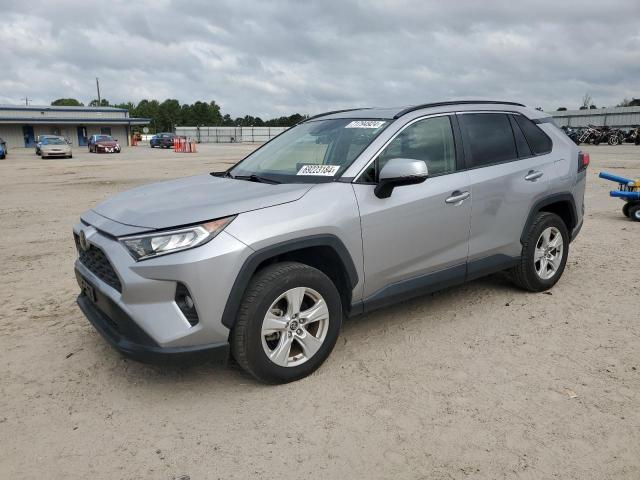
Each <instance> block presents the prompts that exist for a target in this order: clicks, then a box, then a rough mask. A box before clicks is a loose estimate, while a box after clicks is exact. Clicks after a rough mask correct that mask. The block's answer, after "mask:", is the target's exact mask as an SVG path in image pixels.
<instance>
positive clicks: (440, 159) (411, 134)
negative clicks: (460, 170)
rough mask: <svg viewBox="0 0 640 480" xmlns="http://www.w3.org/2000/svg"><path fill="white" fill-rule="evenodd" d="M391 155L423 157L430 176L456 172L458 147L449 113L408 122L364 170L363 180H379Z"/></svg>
mask: <svg viewBox="0 0 640 480" xmlns="http://www.w3.org/2000/svg"><path fill="white" fill-rule="evenodd" d="M392 158H411V159H414V160H424V162H425V163H426V164H427V168H428V169H429V176H430V177H433V176H437V175H444V174H447V173H452V172H454V171H455V169H456V151H455V144H454V139H453V130H452V128H451V120H450V119H449V117H448V116H442V117H432V118H427V119H425V120H419V121H417V122H415V123H413V124H411V125H409V126H408V127H407V128H405V129H404V130H403V131H402V132H401V133H400V134H399V135H398V136H397V137H395V138H394V139H393V140H392V141H391V143H390V144H389V145H387V147H386V148H385V149H384V150H383V151H382V152H381V153H380V155H378V157H377V158H376V159H375V160H374V162H373V163H372V164H371V165H370V166H369V167H368V168H367V169H366V170H365V173H364V174H363V176H362V180H363V181H364V182H367V183H377V182H378V177H379V175H380V170H381V169H382V167H384V165H385V164H386V163H387V162H388V161H389V160H390V159H392Z"/></svg>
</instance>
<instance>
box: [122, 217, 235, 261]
mask: <svg viewBox="0 0 640 480" xmlns="http://www.w3.org/2000/svg"><path fill="white" fill-rule="evenodd" d="M234 218H236V217H235V215H234V216H231V217H225V218H220V219H218V220H213V221H211V222H206V223H202V224H200V225H194V226H191V227H185V228H180V229H176V230H168V231H164V232H154V233H147V234H144V235H135V236H131V237H123V238H121V239H120V242H121V243H122V244H123V245H124V246H125V247H127V250H129V253H130V254H131V256H132V257H133V258H135V259H136V261H138V260H144V259H146V258H151V257H157V256H160V255H166V254H168V253H174V252H180V251H182V250H187V249H189V248H193V247H197V246H199V245H202V244H204V243H207V242H208V241H209V240H211V239H213V238H214V237H215V236H216V235H218V234H219V233H220V232H221V231H222V230H224V229H225V227H226V226H227V225H229V224H230V223H231V221H232V220H233V219H234Z"/></svg>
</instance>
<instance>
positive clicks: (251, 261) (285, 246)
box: [222, 234, 358, 329]
mask: <svg viewBox="0 0 640 480" xmlns="http://www.w3.org/2000/svg"><path fill="white" fill-rule="evenodd" d="M310 247H330V248H332V249H333V250H334V251H335V252H336V253H337V254H338V256H339V257H340V260H341V261H342V263H343V265H344V267H345V270H346V273H347V277H348V280H349V283H350V288H351V289H353V288H354V287H355V286H356V285H357V284H358V271H357V270H356V267H355V264H354V262H353V259H352V258H351V255H350V254H349V250H347V247H346V246H345V245H344V243H342V240H340V239H339V238H338V237H337V236H335V235H331V234H321V235H310V236H307V237H300V238H296V239H292V240H286V241H284V242H280V243H276V244H274V245H269V246H268V247H265V248H262V249H260V250H256V251H255V252H253V253H252V254H251V255H249V257H248V258H247V259H246V260H245V261H244V263H243V264H242V267H241V268H240V271H239V272H238V275H237V276H236V279H235V281H234V282H233V286H232V287H231V292H230V293H229V297H228V299H227V304H226V305H225V307H224V312H223V313H222V324H223V325H224V326H225V327H227V328H229V329H232V328H233V326H234V325H235V322H236V316H237V313H238V308H240V303H241V302H242V296H243V295H244V292H245V290H246V289H247V286H248V285H249V282H250V281H251V277H252V276H253V274H254V273H255V272H256V270H257V268H258V266H260V264H261V263H262V262H264V261H265V260H269V259H270V258H273V257H276V256H278V255H283V254H285V253H289V252H294V251H296V250H302V249H304V248H310Z"/></svg>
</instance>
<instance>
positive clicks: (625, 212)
mask: <svg viewBox="0 0 640 480" xmlns="http://www.w3.org/2000/svg"><path fill="white" fill-rule="evenodd" d="M631 205H632V204H631V203H630V202H627V203H625V204H624V205H623V206H622V214H623V215H624V216H625V217H629V208H631Z"/></svg>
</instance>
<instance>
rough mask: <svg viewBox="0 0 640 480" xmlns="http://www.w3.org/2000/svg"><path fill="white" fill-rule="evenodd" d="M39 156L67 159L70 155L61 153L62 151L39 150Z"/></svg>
mask: <svg viewBox="0 0 640 480" xmlns="http://www.w3.org/2000/svg"><path fill="white" fill-rule="evenodd" d="M40 155H42V156H44V157H68V156H69V155H71V152H70V151H68V150H67V151H63V150H57V151H47V150H41V151H40Z"/></svg>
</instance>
